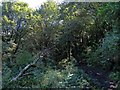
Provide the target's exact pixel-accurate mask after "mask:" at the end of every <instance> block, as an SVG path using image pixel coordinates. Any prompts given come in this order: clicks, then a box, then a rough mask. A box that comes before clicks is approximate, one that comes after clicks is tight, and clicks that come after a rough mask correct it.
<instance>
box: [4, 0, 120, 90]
mask: <svg viewBox="0 0 120 90" xmlns="http://www.w3.org/2000/svg"><path fill="white" fill-rule="evenodd" d="M119 10H120V4H119V3H78V2H63V3H61V4H58V3H56V2H55V1H52V0H51V1H47V2H45V3H44V4H42V5H41V6H40V7H39V8H38V9H31V8H29V5H28V4H27V3H24V2H18V1H15V2H3V3H2V28H3V31H2V62H3V65H2V66H3V73H2V74H3V88H6V87H8V88H49V87H50V88H92V89H95V90H96V89H98V90H99V89H101V88H99V87H97V86H95V85H94V84H93V83H92V78H90V77H89V75H87V74H90V73H87V74H86V72H85V71H84V70H83V69H84V67H86V66H89V67H95V68H96V67H98V70H101V69H104V70H105V71H106V72H110V75H109V78H111V79H113V80H114V81H118V84H119V83H120V81H119V73H120V72H119V70H120V61H119V60H120V25H119V22H120V12H119ZM44 50H45V51H46V52H47V53H45V52H44ZM39 53H43V54H45V55H43V56H39V57H42V58H43V59H40V60H39V61H38V62H37V63H36V65H33V66H32V67H31V68H29V69H28V70H27V71H26V72H24V74H28V75H23V76H21V77H19V79H18V80H17V81H13V82H10V80H11V79H12V78H14V76H16V75H18V73H19V72H20V71H21V70H22V69H23V68H24V67H25V66H27V65H29V64H30V63H32V62H33V61H34V57H35V56H37V55H38V54H39ZM99 66H100V68H99ZM96 70H97V68H96V69H95V70H94V72H95V71H96ZM96 77H97V75H96ZM94 78H95V77H94ZM118 87H119V86H118Z"/></svg>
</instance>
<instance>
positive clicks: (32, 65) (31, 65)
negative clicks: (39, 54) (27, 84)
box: [10, 58, 39, 82]
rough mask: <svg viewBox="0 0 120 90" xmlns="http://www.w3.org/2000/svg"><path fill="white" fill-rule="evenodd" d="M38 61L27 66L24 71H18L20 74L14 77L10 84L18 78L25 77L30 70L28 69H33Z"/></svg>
mask: <svg viewBox="0 0 120 90" xmlns="http://www.w3.org/2000/svg"><path fill="white" fill-rule="evenodd" d="M38 60H39V58H38V59H37V60H35V61H34V62H33V63H31V64H28V65H27V66H26V67H25V68H24V69H22V71H20V73H19V74H18V75H17V76H16V77H14V78H13V79H12V80H11V81H10V82H12V81H16V80H17V79H18V78H19V77H21V76H23V75H25V72H26V71H27V70H28V69H29V68H30V67H34V66H35V64H36V62H37V61H38Z"/></svg>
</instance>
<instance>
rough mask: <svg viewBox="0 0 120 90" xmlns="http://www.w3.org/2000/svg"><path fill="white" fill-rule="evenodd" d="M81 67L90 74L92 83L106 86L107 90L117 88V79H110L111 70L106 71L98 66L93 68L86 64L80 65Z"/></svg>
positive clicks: (101, 86) (102, 86)
mask: <svg viewBox="0 0 120 90" xmlns="http://www.w3.org/2000/svg"><path fill="white" fill-rule="evenodd" d="M79 68H80V69H82V70H83V72H84V73H86V74H87V75H88V77H89V78H90V79H91V81H92V83H93V84H94V85H95V86H96V87H99V88H104V89H105V90H106V89H107V90H108V89H110V90H115V88H116V83H115V81H112V80H110V78H109V77H108V76H109V74H110V72H106V71H105V70H101V69H99V68H98V67H96V68H93V67H90V66H86V65H80V66H79Z"/></svg>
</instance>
